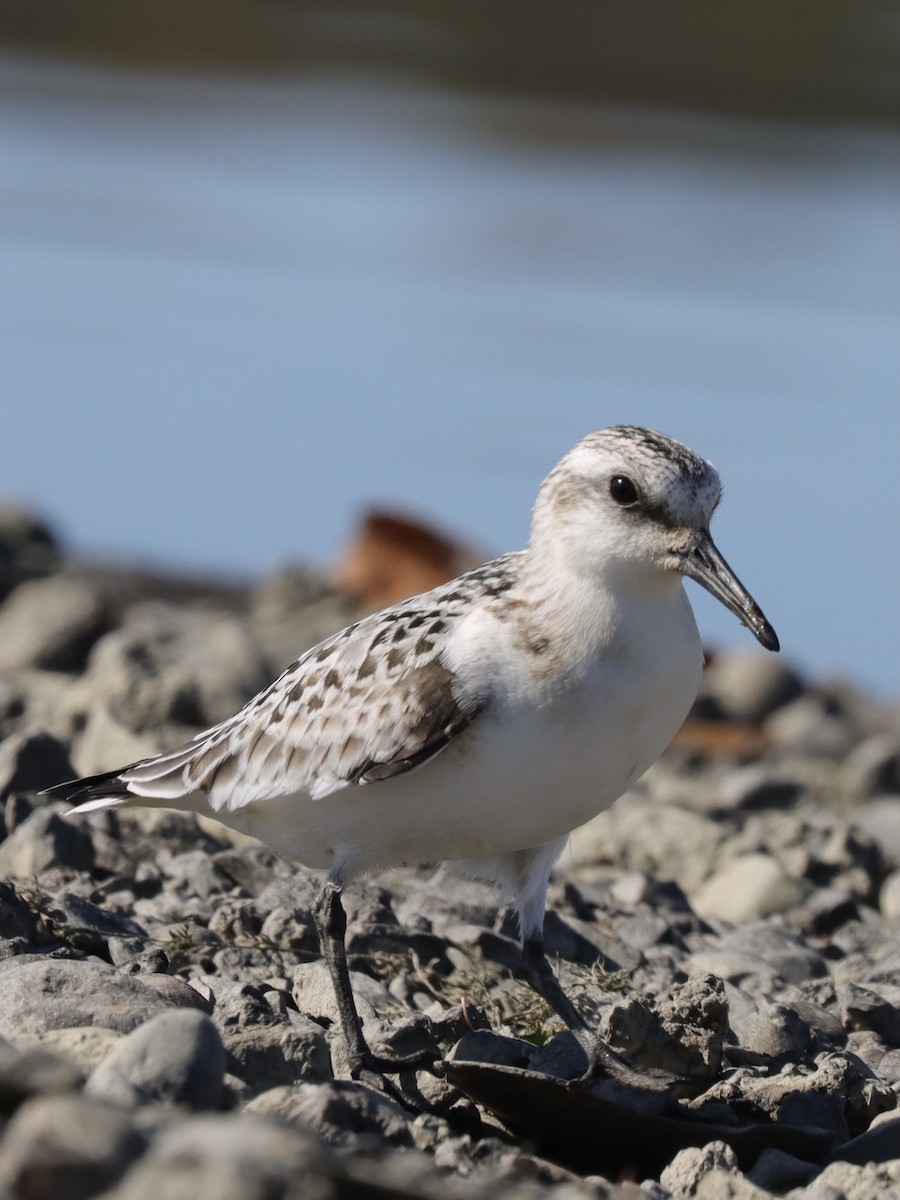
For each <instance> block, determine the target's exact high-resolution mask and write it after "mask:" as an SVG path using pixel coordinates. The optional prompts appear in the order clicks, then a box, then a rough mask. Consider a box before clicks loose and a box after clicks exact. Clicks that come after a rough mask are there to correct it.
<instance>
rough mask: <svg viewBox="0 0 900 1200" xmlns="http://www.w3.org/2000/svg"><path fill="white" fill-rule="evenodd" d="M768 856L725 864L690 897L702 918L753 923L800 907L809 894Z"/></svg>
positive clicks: (751, 856) (804, 885)
mask: <svg viewBox="0 0 900 1200" xmlns="http://www.w3.org/2000/svg"><path fill="white" fill-rule="evenodd" d="M810 890H811V889H810V885H809V884H807V883H806V882H805V881H804V880H801V879H795V878H793V877H792V876H790V875H788V874H787V873H786V872H785V871H784V869H783V868H782V866H781V864H780V863H779V862H778V861H777V860H776V859H774V858H773V857H772V856H771V855H768V854H742V855H740V856H739V857H738V858H733V859H732V860H731V862H729V863H726V864H725V866H724V867H722V868H721V870H719V871H717V872H716V874H715V875H713V877H712V878H711V879H708V880H707V881H706V883H704V884H703V886H702V887H701V888H699V890H698V891H697V892H695V893H694V895H693V896H692V897H691V903H692V905H693V907H694V909H695V911H696V912H698V913H699V914H700V915H701V916H702V917H707V918H718V919H719V920H725V921H734V922H739V921H753V920H758V919H759V918H760V917H767V916H770V915H771V914H772V913H778V912H785V911H786V910H787V909H790V908H794V907H795V906H796V905H798V904H801V903H802V901H803V899H804V897H805V896H806V895H808V894H809V892H810Z"/></svg>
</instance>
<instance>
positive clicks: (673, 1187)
mask: <svg viewBox="0 0 900 1200" xmlns="http://www.w3.org/2000/svg"><path fill="white" fill-rule="evenodd" d="M710 1171H727V1172H729V1174H735V1175H736V1174H737V1173H738V1162H737V1155H736V1154H735V1152H734V1151H733V1150H732V1149H731V1147H730V1146H726V1144H725V1143H724V1142H708V1143H707V1144H706V1145H705V1146H688V1147H687V1149H685V1150H679V1151H678V1153H677V1154H676V1155H675V1157H674V1158H673V1159H672V1161H671V1162H670V1163H669V1165H668V1166H667V1167H666V1169H665V1170H664V1171H663V1173H662V1174H661V1175H660V1177H659V1182H660V1183H661V1184H662V1185H663V1187H665V1188H668V1189H669V1191H670V1192H671V1193H672V1194H673V1195H674V1196H696V1195H697V1194H698V1193H697V1189H698V1187H699V1185H700V1180H701V1179H702V1178H703V1177H704V1175H708V1174H709V1173H710Z"/></svg>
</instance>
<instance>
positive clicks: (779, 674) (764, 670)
mask: <svg viewBox="0 0 900 1200" xmlns="http://www.w3.org/2000/svg"><path fill="white" fill-rule="evenodd" d="M802 694H803V684H802V682H801V681H800V679H799V678H798V676H797V675H796V673H795V672H794V671H792V670H791V668H790V667H789V666H787V665H786V664H785V663H784V662H783V661H782V660H781V659H778V658H773V657H771V656H768V655H763V654H760V653H758V652H757V651H754V650H728V651H723V652H721V653H719V654H717V655H715V657H714V658H713V660H712V662H710V663H709V664H708V665H707V668H706V671H705V672H704V676H703V684H702V687H701V691H700V695H701V696H703V697H709V698H711V699H712V700H714V702H715V704H716V706H717V708H718V710H719V712H720V713H721V715H722V716H724V717H727V718H728V719H729V720H731V721H762V720H763V719H764V718H766V717H768V716H769V714H770V713H772V712H774V711H775V709H777V708H780V707H781V706H782V705H785V704H787V703H788V702H789V701H791V700H794V699H796V698H797V697H798V696H801V695H802Z"/></svg>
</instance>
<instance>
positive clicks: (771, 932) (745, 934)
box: [694, 921, 828, 983]
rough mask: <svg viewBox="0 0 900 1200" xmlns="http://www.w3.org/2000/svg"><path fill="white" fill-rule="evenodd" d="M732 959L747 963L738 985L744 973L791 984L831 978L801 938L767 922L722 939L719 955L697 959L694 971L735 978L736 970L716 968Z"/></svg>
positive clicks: (738, 930)
mask: <svg viewBox="0 0 900 1200" xmlns="http://www.w3.org/2000/svg"><path fill="white" fill-rule="evenodd" d="M730 956H734V958H735V961H736V962H738V963H739V964H740V963H743V966H740V965H739V966H738V970H737V976H738V979H737V980H735V981H739V977H740V974H741V973H742V971H743V972H746V973H748V974H752V973H756V972H759V973H760V974H762V975H766V974H774V975H775V976H776V977H778V978H781V979H784V980H786V981H787V982H788V983H800V982H802V981H803V980H806V979H817V978H824V977H826V976H827V975H828V966H827V964H826V962H825V960H824V959H823V958H822V956H821V955H820V954H818V953H816V951H815V950H812V949H811V948H810V947H809V946H807V945H806V943H805V942H804V941H803V940H802V939H801V938H799V937H798V936H797V935H796V934H794V933H791V932H790V930H787V929H784V928H781V927H779V926H777V925H771V924H768V923H765V922H759V921H757V922H754V923H753V924H749V925H742V926H739V927H738V928H737V929H735V930H733V931H732V932H731V933H728V934H726V935H725V936H724V937H723V938H721V939H720V941H719V946H718V949H717V951H715V952H712V953H709V954H698V955H695V956H694V962H695V966H694V970H695V971H698V972H699V971H702V970H705V971H708V972H710V973H711V974H713V975H719V976H720V977H721V978H723V979H727V978H734V974H733V969H732V970H718V969H717V968H716V967H715V966H714V965H712V964H713V963H715V962H716V961H720V962H721V964H722V965H726V964H727V963H728V961H729V957H730ZM697 960H702V962H703V965H702V966H700V965H699V963H698V962H697Z"/></svg>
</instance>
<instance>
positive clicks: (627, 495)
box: [609, 475, 638, 508]
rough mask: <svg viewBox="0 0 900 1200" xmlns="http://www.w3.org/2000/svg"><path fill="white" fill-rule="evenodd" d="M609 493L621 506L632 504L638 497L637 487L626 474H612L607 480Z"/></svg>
mask: <svg viewBox="0 0 900 1200" xmlns="http://www.w3.org/2000/svg"><path fill="white" fill-rule="evenodd" d="M609 494H610V495H611V496H612V498H613V500H615V502H616V504H621V505H622V507H623V508H626V507H627V506H628V505H629V504H634V502H635V500H637V498H638V491H637V488H636V487H635V486H634V484H633V483H632V482H631V480H630V479H629V478H628V476H627V475H613V477H612V479H611V480H610V481H609Z"/></svg>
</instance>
